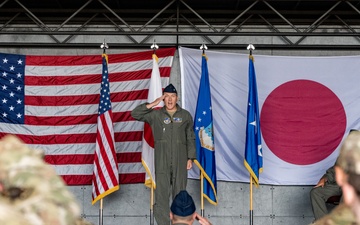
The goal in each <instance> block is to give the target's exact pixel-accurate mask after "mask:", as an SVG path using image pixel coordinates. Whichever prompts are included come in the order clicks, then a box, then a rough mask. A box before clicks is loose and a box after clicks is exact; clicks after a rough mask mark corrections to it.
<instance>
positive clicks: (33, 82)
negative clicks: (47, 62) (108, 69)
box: [25, 67, 171, 86]
mask: <svg viewBox="0 0 360 225" xmlns="http://www.w3.org/2000/svg"><path fill="white" fill-rule="evenodd" d="M91 69H94V68H91ZM170 71H171V68H170V67H163V68H161V69H160V72H161V74H162V77H167V76H168V75H170ZM84 72H85V71H84ZM86 72H88V73H87V74H84V75H77V76H74V75H76V74H72V75H71V76H61V75H58V76H53V74H51V73H49V74H48V75H42V76H34V75H33V76H31V75H29V76H26V79H25V84H26V85H29V86H48V84H51V85H53V86H56V85H74V84H75V85H77V84H97V83H100V81H101V77H99V75H100V74H101V71H99V72H98V73H96V74H93V75H88V74H89V73H92V72H93V70H90V69H89V70H88V71H86ZM150 75H151V69H146V70H138V71H129V72H113V73H112V74H111V75H110V76H109V79H110V82H123V81H132V80H140V79H148V78H149V77H150Z"/></svg>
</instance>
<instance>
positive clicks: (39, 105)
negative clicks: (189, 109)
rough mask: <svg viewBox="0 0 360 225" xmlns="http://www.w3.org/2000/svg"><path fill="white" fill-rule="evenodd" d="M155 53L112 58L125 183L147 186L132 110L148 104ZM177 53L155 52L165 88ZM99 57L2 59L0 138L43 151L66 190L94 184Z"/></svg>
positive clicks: (138, 129) (139, 135) (110, 67)
mask: <svg viewBox="0 0 360 225" xmlns="http://www.w3.org/2000/svg"><path fill="white" fill-rule="evenodd" d="M152 53H153V51H144V52H134V53H126V54H109V55H108V57H109V64H108V70H109V79H110V89H111V102H112V112H113V122H114V133H115V135H114V136H115V149H116V152H117V154H116V156H117V161H118V163H119V172H120V183H142V182H144V179H145V170H144V168H143V166H142V164H141V143H142V129H143V124H142V123H141V122H137V121H135V120H134V119H133V118H132V117H131V115H130V112H131V110H132V109H133V108H134V107H135V106H137V105H138V104H141V103H143V102H145V101H146V100H147V97H148V88H149V81H150V77H151V72H152V67H153V62H152ZM174 53H175V48H165V49H159V50H157V51H156V54H157V56H158V57H159V70H160V74H161V82H162V84H163V86H165V84H167V83H168V81H169V77H170V71H171V66H172V62H173V56H174ZM101 74H102V57H101V54H99V55H84V56H36V55H15V54H4V53H0V85H1V88H0V107H1V108H0V138H1V137H3V136H5V135H6V134H15V135H17V136H18V137H19V138H21V139H22V140H23V141H24V142H25V143H27V144H29V145H30V147H33V148H41V149H43V150H44V151H45V160H46V161H47V162H48V163H50V164H52V165H53V166H54V168H55V170H56V171H57V173H58V174H59V175H61V176H62V177H63V179H64V180H65V182H66V183H67V184H68V185H85V184H91V181H92V173H93V163H94V152H95V141H96V128H97V116H98V104H99V100H100V99H99V98H100V96H99V93H100V82H101Z"/></svg>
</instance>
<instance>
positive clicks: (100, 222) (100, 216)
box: [99, 199, 104, 225]
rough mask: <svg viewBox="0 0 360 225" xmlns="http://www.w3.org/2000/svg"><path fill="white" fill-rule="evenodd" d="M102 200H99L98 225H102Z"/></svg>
mask: <svg viewBox="0 0 360 225" xmlns="http://www.w3.org/2000/svg"><path fill="white" fill-rule="evenodd" d="M103 212H104V211H103V199H100V208H99V225H103V222H104V215H103Z"/></svg>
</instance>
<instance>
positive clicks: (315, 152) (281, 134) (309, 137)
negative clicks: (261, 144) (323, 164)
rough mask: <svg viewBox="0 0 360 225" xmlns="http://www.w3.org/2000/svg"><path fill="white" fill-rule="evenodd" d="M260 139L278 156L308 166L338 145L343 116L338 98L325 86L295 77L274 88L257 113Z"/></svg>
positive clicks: (342, 126) (343, 121)
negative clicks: (259, 112) (261, 137)
mask: <svg viewBox="0 0 360 225" xmlns="http://www.w3.org/2000/svg"><path fill="white" fill-rule="evenodd" d="M260 126H261V132H262V135H263V139H264V141H265V143H266V145H267V146H268V147H269V149H270V150H271V151H272V152H273V153H274V154H275V155H276V156H277V157H279V158H280V159H282V160H284V161H286V162H288V163H291V164H296V165H309V164H314V163H317V162H320V161H321V160H323V159H325V158H327V157H328V156H329V155H330V154H331V153H332V152H333V151H334V150H335V149H336V148H337V147H338V145H339V144H340V142H341V140H342V137H343V135H344V133H345V129H346V115H345V110H344V107H343V105H342V103H341V101H340V99H339V98H338V97H337V96H336V94H335V93H334V92H332V91H331V90H330V89H329V88H327V87H326V86H324V85H322V84H320V83H317V82H314V81H310V80H294V81H289V82H287V83H284V84H282V85H280V86H278V87H277V88H276V89H274V90H273V91H272V92H271V93H270V94H269V95H268V97H267V98H266V100H265V102H264V104H263V106H262V109H261V115H260Z"/></svg>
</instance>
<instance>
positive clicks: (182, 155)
mask: <svg viewBox="0 0 360 225" xmlns="http://www.w3.org/2000/svg"><path fill="white" fill-rule="evenodd" d="M146 104H148V103H144V104H141V105H139V106H137V107H136V108H135V109H134V110H133V111H132V112H131V115H132V116H133V117H134V118H135V119H136V120H139V121H143V122H147V123H148V124H149V125H150V126H151V129H152V132H153V136H154V141H155V153H154V158H155V179H156V189H155V205H154V216H155V219H156V221H157V223H158V225H168V224H169V223H170V218H169V214H170V207H169V197H170V193H171V195H172V198H174V197H175V196H176V195H177V194H178V193H179V192H180V191H181V190H185V189H186V184H187V161H188V159H195V158H196V147H195V134H194V130H193V119H192V117H191V115H190V113H189V112H188V111H186V110H185V109H182V108H181V107H180V106H179V105H176V108H177V110H176V112H175V113H174V114H173V116H172V117H171V116H170V114H169V113H168V112H167V111H166V108H165V106H164V107H163V108H161V109H158V110H154V109H148V108H147V107H146Z"/></svg>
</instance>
